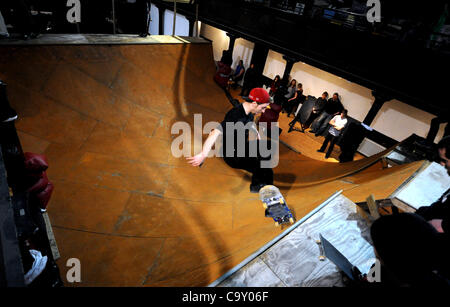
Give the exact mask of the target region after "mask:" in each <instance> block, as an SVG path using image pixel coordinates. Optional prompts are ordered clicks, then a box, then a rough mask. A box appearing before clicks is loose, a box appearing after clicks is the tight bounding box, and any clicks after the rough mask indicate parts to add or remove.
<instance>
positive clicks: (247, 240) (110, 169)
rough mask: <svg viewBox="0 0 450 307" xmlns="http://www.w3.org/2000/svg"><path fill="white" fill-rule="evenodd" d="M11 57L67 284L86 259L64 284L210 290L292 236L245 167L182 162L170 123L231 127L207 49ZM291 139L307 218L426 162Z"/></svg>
mask: <svg viewBox="0 0 450 307" xmlns="http://www.w3.org/2000/svg"><path fill="white" fill-rule="evenodd" d="M103 43H104V42H103ZM0 53H1V54H2V56H1V57H0V78H1V79H2V80H4V81H6V82H7V83H8V94H9V100H10V103H11V105H12V106H13V107H14V108H15V109H16V110H17V112H18V114H19V119H18V120H17V123H16V127H17V129H18V132H19V136H20V139H21V142H22V145H23V148H24V150H25V151H31V152H37V153H44V154H45V155H46V156H47V157H48V160H49V164H50V167H49V169H48V175H49V178H50V180H51V181H52V182H53V183H54V184H55V190H54V194H53V196H52V199H51V201H50V204H49V206H48V213H49V216H50V219H51V221H52V225H53V230H54V233H55V237H56V240H57V243H58V247H59V250H60V253H61V258H60V259H59V260H58V264H59V266H60V269H61V273H62V277H63V279H64V278H65V274H66V271H67V269H68V268H67V267H66V262H67V260H68V259H69V258H78V259H80V261H81V270H82V282H81V283H80V284H70V283H66V285H67V286H71V285H74V286H141V285H144V286H206V285H208V284H209V283H210V282H212V281H214V280H216V279H217V278H218V277H219V276H221V275H222V274H224V273H225V272H227V271H228V270H229V269H231V268H232V267H234V266H235V265H237V264H238V263H240V262H241V261H242V260H243V259H245V258H246V257H248V256H249V255H250V254H251V253H252V252H254V251H255V250H257V249H258V248H259V247H261V246H262V245H263V244H264V243H266V242H267V241H269V240H270V239H272V238H274V237H275V236H276V235H277V234H279V233H280V231H282V229H280V228H275V227H274V226H273V222H272V221H271V220H269V219H267V218H265V217H264V209H263V207H262V205H261V203H260V201H259V200H258V195H257V194H251V193H249V183H250V177H249V175H248V174H246V173H245V172H244V171H240V170H234V169H230V168H229V167H228V166H227V165H226V164H225V163H224V162H223V160H222V159H220V158H210V159H208V160H207V161H206V163H205V164H204V166H203V167H202V168H193V167H191V166H189V165H188V164H187V163H186V161H185V159H184V158H183V157H182V158H176V157H174V156H173V155H172V153H171V144H172V141H173V140H174V137H175V136H176V134H175V135H173V134H172V133H171V127H172V124H174V123H176V122H179V121H183V122H187V123H189V124H191V125H192V124H193V123H194V116H193V115H194V114H202V120H203V123H206V122H209V121H221V120H222V119H223V116H224V114H225V112H226V111H227V110H228V109H230V107H231V104H230V103H229V101H228V100H227V99H226V97H225V95H224V93H223V91H222V90H220V89H219V88H218V87H217V86H216V84H214V82H213V81H212V76H213V75H214V72H215V66H214V61H213V54H212V46H211V44H210V43H209V42H204V43H201V42H198V40H197V41H196V42H195V43H189V42H188V41H186V40H185V41H184V42H183V41H180V42H178V43H170V44H164V43H154V44H139V45H134V44H123V45H120V44H115V45H111V46H109V45H104V44H103V45H95V44H92V45H67V44H65V45H59V44H57V43H55V45H48V44H47V45H38V44H37V45H32V46H31V45H30V46H25V45H24V46H5V45H0ZM283 120H284V119H283V118H282V119H281V122H283ZM193 135H194V134H193ZM286 135H287V136H288V137H287V138H286V139H283V138H282V140H283V141H284V142H290V143H292V145H293V146H297V145H298V146H300V152H302V155H300V154H297V153H295V152H294V151H292V150H290V149H288V148H287V147H286V146H281V147H280V163H279V165H278V166H277V167H276V168H275V169H274V172H275V184H276V185H277V186H279V187H280V189H281V191H282V192H283V194H284V195H285V197H286V199H287V202H288V204H289V206H290V207H291V208H292V211H293V212H294V215H295V217H296V218H297V219H299V218H301V217H303V216H304V215H305V214H307V213H308V212H310V211H311V210H312V209H314V208H315V207H316V206H317V205H319V204H320V203H321V202H322V201H324V200H325V199H327V198H328V197H329V196H330V195H331V194H333V193H334V192H335V191H337V190H340V189H342V190H344V192H343V194H344V195H345V196H346V197H348V198H349V199H351V200H352V201H354V202H358V201H363V200H365V198H366V197H367V196H368V195H369V194H371V193H373V194H374V195H375V197H376V198H385V197H387V196H388V195H389V194H390V193H392V192H393V191H394V190H395V189H396V188H397V187H398V186H399V185H400V184H401V183H402V182H403V181H404V180H405V179H406V178H408V177H409V176H410V175H411V174H412V173H414V171H415V170H416V169H417V168H418V167H419V166H420V163H413V164H409V165H403V166H399V167H393V168H389V169H382V168H381V164H380V163H378V162H377V161H378V160H379V157H380V156H381V154H380V155H378V156H375V157H369V158H366V159H361V160H357V161H353V162H349V163H331V162H328V161H327V162H324V161H320V159H317V157H316V156H314V152H315V150H316V149H317V148H318V145H317V144H319V145H320V141H319V142H318V141H316V140H314V139H312V138H310V137H309V136H307V135H305V136H304V137H301V136H300V135H299V134H289V135H288V134H286ZM283 137H284V136H283ZM205 138H206V135H203V136H202V137H199V136H195V141H196V142H201V141H202V140H204V139H205ZM291 138H292V139H291ZM302 139H303V140H305V142H304V143H301V140H302ZM309 142H311V143H309ZM294 143H295V144H294ZM310 144H314V145H310ZM308 148H309V149H308ZM308 151H311V154H308ZM319 158H320V157H319Z"/></svg>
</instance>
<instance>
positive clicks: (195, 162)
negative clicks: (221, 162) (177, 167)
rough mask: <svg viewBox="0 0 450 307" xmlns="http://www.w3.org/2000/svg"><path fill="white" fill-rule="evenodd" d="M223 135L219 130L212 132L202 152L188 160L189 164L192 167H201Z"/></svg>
mask: <svg viewBox="0 0 450 307" xmlns="http://www.w3.org/2000/svg"><path fill="white" fill-rule="evenodd" d="M221 134H222V132H221V131H220V130H218V129H214V130H213V131H211V133H210V134H209V136H208V138H207V139H206V141H205V143H204V144H203V149H202V152H201V153H199V154H198V155H195V156H193V157H189V158H186V160H187V161H188V163H189V164H191V165H192V166H200V165H201V164H202V163H203V162H204V161H205V159H206V157H208V154H209V152H210V151H211V148H212V146H213V145H214V143H216V140H217V138H218V137H219V135H221Z"/></svg>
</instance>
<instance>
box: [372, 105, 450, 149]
mask: <svg viewBox="0 0 450 307" xmlns="http://www.w3.org/2000/svg"><path fill="white" fill-rule="evenodd" d="M434 117H436V116H435V115H433V114H430V113H428V112H425V111H422V110H419V109H417V108H415V107H412V106H410V105H407V104H406V103H403V102H401V101H398V100H391V101H387V102H385V103H384V105H383V106H382V107H381V110H380V111H379V112H378V114H377V116H376V117H375V119H374V121H373V124H372V125H371V126H372V127H373V128H374V129H375V130H377V131H379V132H381V133H383V134H385V135H388V136H390V137H391V138H393V139H395V140H397V141H401V140H404V139H405V138H407V137H408V136H410V135H411V134H412V133H415V134H417V135H419V136H422V137H426V136H427V133H428V130H429V128H430V123H431V119H432V118H434ZM444 128H445V124H442V125H441V126H440V129H439V132H438V134H437V136H436V138H435V142H438V141H439V140H440V139H441V138H442V136H443V135H444Z"/></svg>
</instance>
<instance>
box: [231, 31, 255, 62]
mask: <svg viewBox="0 0 450 307" xmlns="http://www.w3.org/2000/svg"><path fill="white" fill-rule="evenodd" d="M227 48H228V46H227ZM254 48H255V44H254V43H252V42H250V41H248V40H245V39H243V38H238V39H236V41H235V43H234V49H233V64H232V65H231V68H233V69H235V68H236V66H237V65H238V64H239V61H240V60H242V61H243V62H244V67H245V68H246V69H247V68H248V67H249V66H250V61H251V59H252V55H253V49H254Z"/></svg>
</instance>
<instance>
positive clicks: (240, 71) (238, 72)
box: [228, 60, 245, 89]
mask: <svg viewBox="0 0 450 307" xmlns="http://www.w3.org/2000/svg"><path fill="white" fill-rule="evenodd" d="M244 73H245V67H244V62H243V61H242V60H240V61H239V64H238V65H237V66H236V69H235V71H234V73H233V75H232V76H231V78H230V80H229V81H228V85H229V86H231V87H232V88H234V89H235V88H237V87H238V82H239V81H241V80H242V78H243V77H244Z"/></svg>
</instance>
